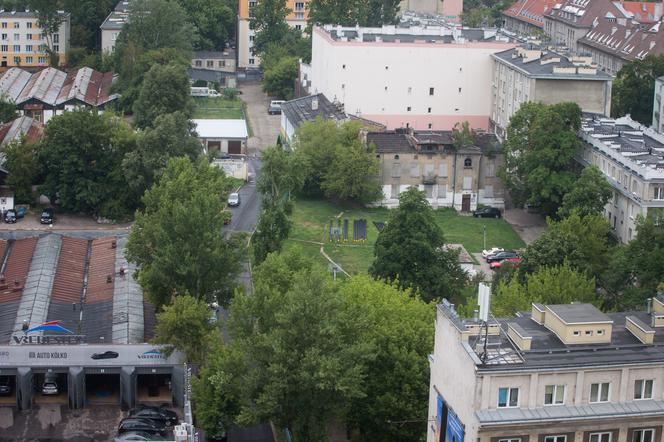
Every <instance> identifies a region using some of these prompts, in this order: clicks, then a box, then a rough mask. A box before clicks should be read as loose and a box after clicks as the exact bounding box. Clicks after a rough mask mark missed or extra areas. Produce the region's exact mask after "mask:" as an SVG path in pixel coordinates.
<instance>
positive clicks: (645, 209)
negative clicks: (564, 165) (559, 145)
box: [578, 115, 664, 243]
mask: <svg viewBox="0 0 664 442" xmlns="http://www.w3.org/2000/svg"><path fill="white" fill-rule="evenodd" d="M580 136H581V139H582V140H583V142H584V143H583V149H582V151H581V152H580V155H579V157H578V160H579V162H580V163H581V164H582V165H584V166H587V165H595V166H597V167H598V168H599V169H600V170H601V171H602V172H603V173H604V176H605V177H606V179H607V180H608V182H609V183H610V184H611V186H612V187H613V197H612V198H611V200H610V201H609V202H608V203H607V205H606V207H605V208H604V216H606V218H607V219H608V220H609V223H611V226H613V229H614V231H615V233H616V235H617V236H618V238H619V239H620V240H621V241H622V242H625V243H626V242H629V241H631V240H632V239H633V238H635V237H636V220H637V217H638V216H639V215H642V216H662V215H664V135H662V134H659V133H657V132H655V131H654V130H653V129H650V128H647V127H645V126H642V125H641V124H639V123H637V122H636V121H633V120H632V119H631V118H629V117H623V118H618V119H615V120H614V119H609V118H602V117H599V116H596V115H586V116H584V118H583V120H582V126H581V131H580Z"/></svg>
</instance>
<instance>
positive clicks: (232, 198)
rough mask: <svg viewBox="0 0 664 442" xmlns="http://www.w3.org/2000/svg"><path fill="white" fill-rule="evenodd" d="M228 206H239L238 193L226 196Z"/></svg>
mask: <svg viewBox="0 0 664 442" xmlns="http://www.w3.org/2000/svg"><path fill="white" fill-rule="evenodd" d="M228 205H229V206H230V207H237V206H239V205H240V194H239V193H231V194H230V195H228Z"/></svg>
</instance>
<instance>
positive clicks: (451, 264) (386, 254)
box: [369, 187, 466, 302]
mask: <svg viewBox="0 0 664 442" xmlns="http://www.w3.org/2000/svg"><path fill="white" fill-rule="evenodd" d="M444 245H445V241H444V237H443V231H442V229H441V228H440V226H439V225H438V224H437V223H436V220H435V217H434V213H433V209H432V208H431V206H430V205H429V203H428V202H427V200H426V198H425V195H424V192H422V191H420V190H418V189H417V188H415V187H411V188H409V189H408V190H406V191H405V192H402V193H401V194H400V195H399V208H398V209H396V210H394V211H393V213H392V214H391V216H390V220H389V222H388V223H387V226H386V227H385V228H384V229H383V230H382V231H381V232H380V233H379V235H378V239H377V240H376V244H375V246H374V256H375V259H374V262H373V264H372V265H371V267H370V269H369V272H370V273H371V275H372V276H373V277H375V278H380V279H383V280H387V281H395V282H397V284H398V285H399V287H401V288H410V289H412V290H414V291H418V292H419V295H420V296H421V297H422V299H424V300H425V301H427V302H428V301H430V300H433V299H441V298H451V297H452V296H453V295H454V294H455V293H458V292H459V290H460V289H461V287H462V286H463V285H464V283H465V281H466V274H465V272H464V271H463V270H461V268H460V266H459V262H458V252H456V251H454V250H446V249H445V248H444Z"/></svg>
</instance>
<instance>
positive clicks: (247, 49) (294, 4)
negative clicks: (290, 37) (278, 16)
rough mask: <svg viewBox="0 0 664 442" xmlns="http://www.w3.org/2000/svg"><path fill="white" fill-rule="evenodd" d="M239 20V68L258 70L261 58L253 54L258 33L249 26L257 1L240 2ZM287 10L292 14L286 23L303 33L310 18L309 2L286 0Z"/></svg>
mask: <svg viewBox="0 0 664 442" xmlns="http://www.w3.org/2000/svg"><path fill="white" fill-rule="evenodd" d="M239 2H240V3H239V5H238V20H237V67H238V68H241V69H254V68H256V69H257V68H258V67H259V66H260V64H261V61H260V58H259V57H258V56H256V55H255V54H254V53H253V46H254V36H255V35H256V33H255V32H254V30H253V29H251V26H249V19H250V17H251V14H250V11H251V8H252V7H253V6H255V5H256V3H257V0H239ZM286 8H287V9H288V10H290V11H291V12H290V14H288V16H286V23H288V24H289V25H290V26H291V27H292V28H295V29H297V30H299V31H303V32H304V30H305V29H306V27H307V18H308V17H309V0H286Z"/></svg>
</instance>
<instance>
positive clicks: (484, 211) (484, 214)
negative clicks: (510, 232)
mask: <svg viewBox="0 0 664 442" xmlns="http://www.w3.org/2000/svg"><path fill="white" fill-rule="evenodd" d="M473 216H474V217H475V218H500V217H501V213H500V209H497V208H496V207H482V208H481V209H477V210H476V211H474V212H473Z"/></svg>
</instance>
